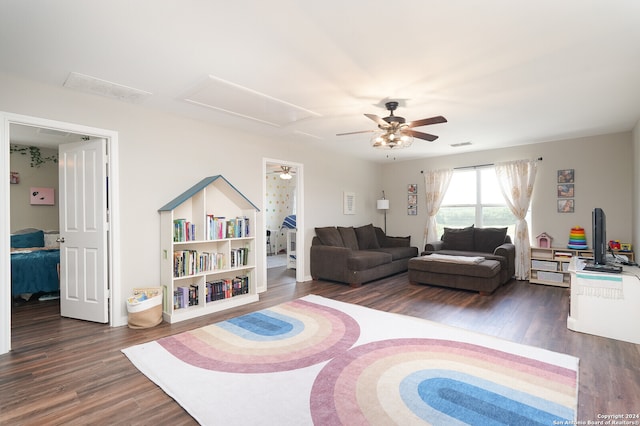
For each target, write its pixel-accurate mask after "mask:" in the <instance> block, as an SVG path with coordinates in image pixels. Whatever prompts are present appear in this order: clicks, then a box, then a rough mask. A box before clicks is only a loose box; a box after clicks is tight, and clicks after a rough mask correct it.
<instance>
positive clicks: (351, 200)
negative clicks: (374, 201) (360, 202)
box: [342, 191, 356, 214]
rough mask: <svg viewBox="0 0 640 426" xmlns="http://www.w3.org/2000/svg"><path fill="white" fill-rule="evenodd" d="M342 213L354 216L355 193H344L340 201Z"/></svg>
mask: <svg viewBox="0 0 640 426" xmlns="http://www.w3.org/2000/svg"><path fill="white" fill-rule="evenodd" d="M342 213H343V214H356V193H355V192H346V191H345V192H344V193H343V199H342Z"/></svg>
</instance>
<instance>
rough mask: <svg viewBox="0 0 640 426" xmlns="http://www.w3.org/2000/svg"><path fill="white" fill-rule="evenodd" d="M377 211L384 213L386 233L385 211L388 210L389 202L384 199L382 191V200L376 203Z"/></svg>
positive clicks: (385, 230)
mask: <svg viewBox="0 0 640 426" xmlns="http://www.w3.org/2000/svg"><path fill="white" fill-rule="evenodd" d="M376 204H377V207H378V210H383V211H384V233H385V234H386V233H387V210H389V200H387V199H386V198H385V197H384V191H382V200H378V201H377V203H376Z"/></svg>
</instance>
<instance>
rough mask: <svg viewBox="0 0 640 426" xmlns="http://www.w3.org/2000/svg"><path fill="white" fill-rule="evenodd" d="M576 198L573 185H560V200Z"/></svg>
mask: <svg viewBox="0 0 640 426" xmlns="http://www.w3.org/2000/svg"><path fill="white" fill-rule="evenodd" d="M573 197H575V190H574V185H573V184H572V183H564V184H562V185H558V198H573Z"/></svg>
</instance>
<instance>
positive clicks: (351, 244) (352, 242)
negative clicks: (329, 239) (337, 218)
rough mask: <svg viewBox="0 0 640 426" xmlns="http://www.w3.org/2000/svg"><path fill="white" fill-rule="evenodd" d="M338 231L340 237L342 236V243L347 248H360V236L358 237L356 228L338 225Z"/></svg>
mask: <svg viewBox="0 0 640 426" xmlns="http://www.w3.org/2000/svg"><path fill="white" fill-rule="evenodd" d="M338 232H339V233H340V237H341V238H342V243H343V244H344V246H345V247H346V248H350V249H351V250H358V249H359V247H358V237H356V230H355V229H353V226H349V227H344V226H338Z"/></svg>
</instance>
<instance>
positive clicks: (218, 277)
mask: <svg viewBox="0 0 640 426" xmlns="http://www.w3.org/2000/svg"><path fill="white" fill-rule="evenodd" d="M258 211H259V209H258V208H257V207H256V205H255V204H253V203H252V202H251V201H249V199H248V198H247V197H245V196H244V195H243V194H242V193H241V192H240V191H238V189H236V187H234V186H233V185H232V184H231V183H230V182H229V181H228V180H227V179H225V178H224V177H223V176H222V175H216V176H209V177H206V178H204V179H202V180H201V181H200V182H198V183H196V184H195V185H193V186H192V187H191V188H189V189H187V190H186V191H185V192H183V193H182V194H180V195H178V196H177V197H176V198H174V199H173V200H171V201H170V202H168V203H167V204H166V205H164V206H163V207H161V208H160V209H159V210H158V212H159V213H160V246H161V253H160V255H161V262H160V282H161V285H162V287H163V290H164V305H163V317H164V320H165V321H168V322H171V323H173V322H178V321H183V320H186V319H190V318H195V317H197V316H200V315H206V314H209V313H212V312H217V311H220V310H223V309H228V308H232V307H235V306H239V305H243V304H246V303H251V302H255V301H257V300H258V294H257V291H256V287H257V286H256V227H255V226H256V213H257V212H258Z"/></svg>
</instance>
